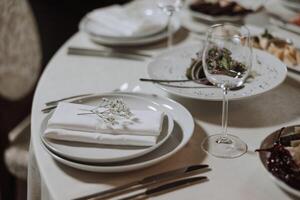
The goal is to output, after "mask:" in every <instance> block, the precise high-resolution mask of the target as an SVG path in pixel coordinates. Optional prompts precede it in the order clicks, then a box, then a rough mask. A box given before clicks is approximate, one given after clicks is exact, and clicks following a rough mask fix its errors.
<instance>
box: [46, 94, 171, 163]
mask: <svg viewBox="0 0 300 200" xmlns="http://www.w3.org/2000/svg"><path fill="white" fill-rule="evenodd" d="M102 98H107V99H116V98H121V99H122V100H123V101H124V102H125V103H126V105H127V106H128V107H129V108H130V109H132V110H151V111H161V110H160V108H159V107H158V106H156V105H155V104H154V103H152V102H151V101H149V100H147V99H145V98H142V97H138V96H133V95H125V94H121V95H118V94H113V93H111V94H103V95H97V96H93V97H86V98H84V99H82V100H81V104H86V105H95V106H96V105H97V104H98V103H99V101H100V100H101V99H102ZM162 112H163V111H162ZM50 116H51V114H49V115H48V117H46V118H45V120H44V123H43V126H42V128H41V132H42V133H43V132H45V130H46V128H47V122H48V120H49V118H50ZM173 127H174V122H173V119H172V117H171V116H170V115H168V114H166V117H165V119H164V123H163V127H162V132H161V133H160V136H159V137H158V140H157V143H156V144H155V145H153V146H150V147H137V146H122V145H101V144H87V143H80V142H69V141H68V142H67V141H59V140H51V139H48V138H46V137H43V136H42V137H41V139H42V141H43V143H44V145H45V146H47V148H49V149H50V150H51V151H53V152H55V153H56V154H58V155H60V156H63V157H66V158H68V159H71V160H75V161H79V162H87V163H106V162H117V161H124V160H129V159H132V158H136V157H139V156H142V155H145V154H147V153H149V152H151V151H153V150H154V149H156V148H158V147H159V146H160V145H162V144H163V143H164V142H165V141H166V140H167V139H168V138H169V137H170V135H171V133H172V130H173Z"/></svg>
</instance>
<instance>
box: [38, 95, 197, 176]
mask: <svg viewBox="0 0 300 200" xmlns="http://www.w3.org/2000/svg"><path fill="white" fill-rule="evenodd" d="M113 94H116V95H134V96H136V97H141V98H145V99H147V100H149V101H151V102H152V103H153V104H152V105H156V107H155V108H159V109H160V110H161V111H164V112H165V113H167V114H168V115H169V116H170V117H171V118H173V120H174V129H173V131H172V133H171V135H170V137H169V138H168V139H167V140H166V141H165V142H164V143H163V144H162V145H161V146H160V147H158V148H157V149H155V150H153V151H151V152H149V153H147V154H145V155H144V156H139V157H137V158H134V159H130V160H126V161H121V162H112V163H93V164H92V163H87V162H79V161H75V160H72V159H70V158H66V157H64V156H61V155H58V154H57V153H55V152H53V151H52V150H51V149H50V148H48V147H47V146H45V145H44V144H43V143H42V145H43V147H44V148H45V149H46V151H47V152H48V153H49V154H50V155H51V156H52V157H53V159H55V160H56V161H58V162H60V163H63V164H65V165H68V166H70V167H73V168H76V169H80V170H85V171H92V172H124V171H131V170H136V169H141V168H145V167H148V166H151V165H154V164H156V163H158V162H161V161H163V160H165V159H167V158H169V157H170V156H172V155H174V154H175V153H176V152H178V151H179V150H180V149H182V148H183V147H184V146H185V145H186V144H187V142H188V141H189V140H190V138H191V137H192V135H193V131H194V121H193V117H192V116H191V114H190V113H189V111H188V110H186V108H184V107H183V106H182V105H180V104H179V103H177V102H175V101H173V100H171V99H168V98H163V97H160V96H157V95H150V94H139V93H134V94H132V93H113ZM102 95H107V94H101V95H100V96H102ZM83 101H85V99H83ZM152 105H151V106H152Z"/></svg>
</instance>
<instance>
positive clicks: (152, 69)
mask: <svg viewBox="0 0 300 200" xmlns="http://www.w3.org/2000/svg"><path fill="white" fill-rule="evenodd" d="M203 46H204V44H203V41H202V42H201V41H200V42H199V43H198V44H193V45H188V46H184V47H178V48H173V49H171V50H167V51H165V52H164V53H162V54H160V55H159V56H157V57H156V58H154V60H153V61H152V62H150V63H149V64H148V68H147V72H148V76H149V77H150V78H151V79H163V80H171V79H172V80H181V79H187V77H186V70H187V68H188V67H189V66H190V63H191V58H192V57H193V58H195V57H196V52H199V51H200V50H201V49H202V48H203ZM251 71H252V74H253V75H254V78H253V79H249V80H247V81H246V83H245V84H244V85H245V87H244V88H242V89H239V90H236V91H230V92H228V99H229V100H238V99H243V98H248V97H251V96H255V95H259V94H263V93H265V92H267V91H269V90H271V89H273V88H275V87H276V86H278V85H279V84H281V83H282V82H283V81H284V80H285V77H286V75H287V69H286V66H285V64H283V63H282V62H281V61H280V60H279V59H277V58H276V57H274V56H272V55H270V54H269V53H267V52H264V51H260V50H257V49H253V61H252V69H251ZM156 85H157V86H158V87H160V88H162V89H163V90H166V91H167V92H170V93H172V94H175V95H178V96H182V97H188V98H194V99H201V100H210V101H222V99H223V96H222V90H221V89H219V88H216V87H213V88H199V87H203V85H200V84H197V83H195V82H192V81H190V82H185V83H176V84H175V83H172V85H176V86H179V87H185V88H179V87H174V86H167V85H166V84H164V85H162V84H156ZM186 87H189V88H186Z"/></svg>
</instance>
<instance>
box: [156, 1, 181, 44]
mask: <svg viewBox="0 0 300 200" xmlns="http://www.w3.org/2000/svg"><path fill="white" fill-rule="evenodd" d="M157 5H158V7H159V8H160V9H162V11H163V12H164V13H166V14H167V15H168V24H167V26H168V48H172V44H173V31H172V19H173V15H174V13H175V12H177V11H179V10H180V9H181V8H182V1H181V0H157Z"/></svg>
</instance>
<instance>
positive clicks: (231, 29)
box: [202, 24, 252, 158]
mask: <svg viewBox="0 0 300 200" xmlns="http://www.w3.org/2000/svg"><path fill="white" fill-rule="evenodd" d="M202 62H203V68H204V72H205V75H206V77H207V79H208V80H209V81H210V82H211V83H212V84H214V85H216V86H217V87H220V88H221V89H222V91H223V109H222V129H223V132H222V133H221V134H215V135H211V136H209V137H207V138H205V140H204V141H203V143H202V148H203V149H204V150H205V151H206V152H207V153H209V154H211V155H213V156H215V157H221V158H235V157H239V156H241V155H243V154H244V153H245V152H246V151H247V145H246V144H245V143H244V142H243V141H242V140H240V139H239V138H238V137H236V136H234V135H230V134H228V133H227V121H228V98H227V93H228V90H229V89H230V88H233V87H239V86H241V85H242V84H243V83H244V81H245V79H246V78H247V76H248V75H249V73H250V69H251V65H252V48H251V43H250V33H249V30H248V29H247V27H245V26H237V25H234V24H216V25H213V26H211V27H210V28H209V29H208V31H207V38H206V43H205V47H204V51H203V54H202Z"/></svg>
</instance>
